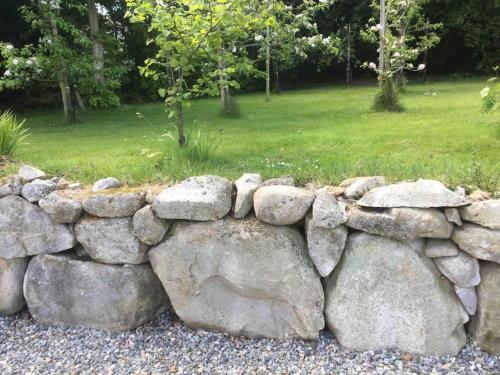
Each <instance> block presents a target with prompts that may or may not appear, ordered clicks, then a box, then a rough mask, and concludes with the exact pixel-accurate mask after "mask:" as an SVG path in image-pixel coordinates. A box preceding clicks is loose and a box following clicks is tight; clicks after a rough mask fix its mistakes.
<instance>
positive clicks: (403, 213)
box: [347, 207, 453, 241]
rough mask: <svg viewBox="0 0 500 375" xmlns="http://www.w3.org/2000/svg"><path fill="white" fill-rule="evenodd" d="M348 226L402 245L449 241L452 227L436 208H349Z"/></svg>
mask: <svg viewBox="0 0 500 375" xmlns="http://www.w3.org/2000/svg"><path fill="white" fill-rule="evenodd" d="M348 216H349V219H348V221H347V226H349V227H351V228H354V229H357V230H361V231H363V232H368V233H372V234H378V235H381V236H384V237H389V238H393V239H397V240H401V241H408V240H413V239H415V238H419V237H429V238H450V236H451V233H452V231H453V225H452V224H450V223H449V222H448V220H446V217H445V216H444V214H443V213H442V212H441V211H439V210H437V209H435V208H406V207H402V208H390V209H387V210H385V211H383V212H380V211H374V210H370V209H366V208H357V207H351V209H350V210H349V211H348Z"/></svg>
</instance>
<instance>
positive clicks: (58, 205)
mask: <svg viewBox="0 0 500 375" xmlns="http://www.w3.org/2000/svg"><path fill="white" fill-rule="evenodd" d="M81 200H82V199H81V197H80V195H79V194H75V193H74V192H72V191H66V190H56V191H54V192H52V193H50V194H49V195H47V196H46V197H45V198H42V199H40V201H39V202H38V205H39V206H40V208H41V209H42V210H44V211H45V212H46V213H47V214H48V215H49V216H50V217H51V218H52V219H53V220H54V221H56V222H58V223H76V222H77V221H78V219H79V218H80V216H81V215H82V213H83V207H82V202H81Z"/></svg>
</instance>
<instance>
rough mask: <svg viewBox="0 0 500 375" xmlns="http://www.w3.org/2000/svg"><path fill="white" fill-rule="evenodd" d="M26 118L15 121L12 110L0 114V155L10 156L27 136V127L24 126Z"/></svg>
mask: <svg viewBox="0 0 500 375" xmlns="http://www.w3.org/2000/svg"><path fill="white" fill-rule="evenodd" d="M25 121H26V120H23V121H21V122H18V121H17V118H16V115H14V114H13V113H12V111H10V110H9V111H6V112H4V113H2V114H1V115H0V155H2V156H12V155H14V152H15V151H16V149H17V148H18V147H19V145H21V144H22V143H23V141H24V140H25V139H26V138H27V137H28V129H26V128H25V127H24V123H25Z"/></svg>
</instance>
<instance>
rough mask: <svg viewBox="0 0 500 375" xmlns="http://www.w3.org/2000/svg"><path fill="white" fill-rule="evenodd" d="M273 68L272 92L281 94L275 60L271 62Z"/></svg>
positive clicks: (278, 72)
mask: <svg viewBox="0 0 500 375" xmlns="http://www.w3.org/2000/svg"><path fill="white" fill-rule="evenodd" d="M273 67H274V92H277V93H280V92H281V86H280V71H279V67H278V63H277V61H276V60H274V61H273Z"/></svg>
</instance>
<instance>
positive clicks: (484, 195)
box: [469, 190, 491, 202]
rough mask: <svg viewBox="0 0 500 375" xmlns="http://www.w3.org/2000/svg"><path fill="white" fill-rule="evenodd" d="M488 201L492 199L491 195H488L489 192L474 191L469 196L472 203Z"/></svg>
mask: <svg viewBox="0 0 500 375" xmlns="http://www.w3.org/2000/svg"><path fill="white" fill-rule="evenodd" d="M487 199H491V193H488V192H487V191H482V190H474V191H473V192H472V193H470V194H469V200H470V201H471V202H479V201H484V200H487Z"/></svg>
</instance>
